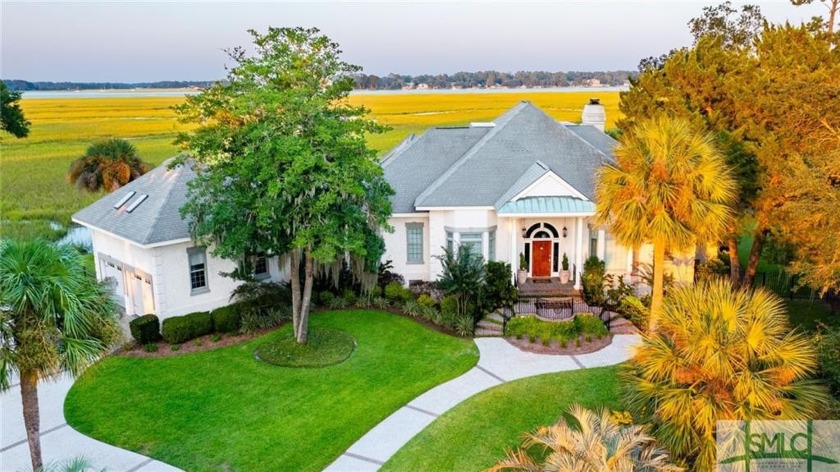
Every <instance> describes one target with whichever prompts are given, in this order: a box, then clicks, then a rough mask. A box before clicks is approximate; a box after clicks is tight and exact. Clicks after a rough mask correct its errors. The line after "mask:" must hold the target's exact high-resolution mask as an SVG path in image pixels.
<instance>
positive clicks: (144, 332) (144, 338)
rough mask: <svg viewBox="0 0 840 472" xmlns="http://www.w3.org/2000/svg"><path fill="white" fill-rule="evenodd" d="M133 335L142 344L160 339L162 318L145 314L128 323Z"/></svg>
mask: <svg viewBox="0 0 840 472" xmlns="http://www.w3.org/2000/svg"><path fill="white" fill-rule="evenodd" d="M128 327H129V330H130V331H131V337H132V338H134V339H136V340H137V342H138V343H140V344H149V343H153V342H155V341H157V340H159V339H160V320H159V319H158V317H157V316H155V315H143V316H140V317H137V318H135V319H133V320H131V321H129V323H128Z"/></svg>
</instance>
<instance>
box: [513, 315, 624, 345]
mask: <svg viewBox="0 0 840 472" xmlns="http://www.w3.org/2000/svg"><path fill="white" fill-rule="evenodd" d="M609 334H610V332H609V330H608V329H607V327H606V326H605V325H604V323H603V322H602V321H601V320H600V319H599V318H598V317H596V316H594V315H592V314H588V313H580V314H577V315H576V316H575V318H574V319H573V320H571V321H543V320H540V319H538V318H537V317H536V316H533V315H525V316H517V317H515V318H512V319H511V320H510V321H508V322H507V325H506V326H505V335H506V336H507V337H509V338H513V340H518V341H524V342H527V343H529V344H536V343H539V344H540V345H542V346H544V347H555V348H559V349H567V348H569V349H572V348H582V347H584V346H585V345H587V344H591V343H598V344H599V347H602V346H600V345H606V344H609V341H608V340H607V342H606V343H604V342H602V341H604V339H605V338H608V337H609ZM514 344H516V345H518V346H520V347H522V346H521V345H522V344H523V343H518V342H517V343H514Z"/></svg>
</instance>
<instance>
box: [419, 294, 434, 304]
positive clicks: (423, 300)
mask: <svg viewBox="0 0 840 472" xmlns="http://www.w3.org/2000/svg"><path fill="white" fill-rule="evenodd" d="M417 303H419V304H420V305H421V306H435V305H436V304H437V302H436V301H435V299H434V298H432V296H431V295H429V294H426V293H422V294H420V296H419V297H417Z"/></svg>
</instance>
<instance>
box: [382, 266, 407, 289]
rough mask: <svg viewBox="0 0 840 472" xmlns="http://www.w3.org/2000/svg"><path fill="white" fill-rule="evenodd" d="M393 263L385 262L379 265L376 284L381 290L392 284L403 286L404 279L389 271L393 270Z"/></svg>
mask: <svg viewBox="0 0 840 472" xmlns="http://www.w3.org/2000/svg"><path fill="white" fill-rule="evenodd" d="M392 262H393V261H390V260H388V261H385V262H383V263H380V264H379V274H378V275H377V277H376V284H377V285H379V286H380V287H382V288H385V287H387V286H388V285H390V284H392V283H397V284H398V285H399V286H400V287H402V286H403V285H405V278H403V276H402V275H400V274H397V273H396V272H393V271H391V269H393V268H394V265H393V264H392Z"/></svg>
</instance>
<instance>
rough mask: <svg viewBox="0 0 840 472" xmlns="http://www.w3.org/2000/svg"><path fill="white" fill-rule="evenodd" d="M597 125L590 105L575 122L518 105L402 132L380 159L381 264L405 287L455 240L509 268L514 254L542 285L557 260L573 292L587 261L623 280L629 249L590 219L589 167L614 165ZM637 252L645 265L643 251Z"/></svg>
mask: <svg viewBox="0 0 840 472" xmlns="http://www.w3.org/2000/svg"><path fill="white" fill-rule="evenodd" d="M605 123H606V115H605V112H604V108H603V106H602V105H600V103H599V102H598V101H597V100H592V101H591V102H590V104H589V105H587V106H586V107H585V109H584V112H583V123H582V124H579V125H578V124H571V123H561V122H558V121H556V120H555V119H553V118H551V117H550V116H548V115H546V114H545V113H544V112H543V111H541V110H540V109H538V108H537V107H535V106H534V105H532V104H531V103H529V102H527V101H523V102H521V103H519V104H518V105H516V106H515V107H513V108H512V109H510V110H509V111H508V112H506V113H505V114H503V115H502V116H500V117H499V118H498V119H496V120H495V121H494V122H492V123H473V124H472V125H470V126H465V127H451V128H432V129H430V130H428V131H427V132H425V133H424V134H422V135H421V136H413V135H412V136H409V137H408V138H407V139H406V140H405V141H403V142H402V143H401V144H400V145H399V146H397V147H396V148H395V149H394V150H392V151H391V152H390V153H389V154H387V155H386V156H385V157H383V159H382V161H381V163H382V167H383V169H384V172H385V177H386V179H387V180H388V182H390V184H391V186H392V187H393V188H394V190H395V192H396V195H395V196H394V197H393V198H392V204H393V216H392V218H391V220H390V223H391V225H392V226H393V227H394V229H395V231H394V232H393V233H391V234H386V235H385V242H386V244H385V245H386V254H385V256H384V257H385V259H390V260H391V261H392V262H393V265H394V268H395V271H396V272H398V273H400V274H402V275H403V276H405V278H406V280H407V281H413V280H423V281H426V280H435V279H436V278H438V276H439V275H440V274H441V270H442V269H441V263H440V261H439V259H437V257H436V256H440V255H441V254H442V253H443V249H442V248H443V247H452V246H453V245H457V244H459V243H460V244H468V245H470V246H471V247H472V248H473V249H474V250H475V251H476V252H478V253H480V254H481V255H482V256H483V257H484V258H485V259H486V260H499V261H506V262H509V263H511V266H512V270H513V271H515V270H516V269H517V268H518V265H519V255H520V253H521V254H523V255H524V256H525V258H526V260H527V266H528V267H527V270H528V276H529V277H530V278H545V279H548V280H551V278H553V277H557V276H558V275H559V273H560V270H561V269H562V266H561V263H562V259H563V255H564V254H565V255H566V256H567V258H568V260H569V270H570V272H571V276H572V283H573V288H574V289H580V272H581V271H582V270H583V262H584V261H585V260H586V258H587V257H589V256H591V255H597V256H598V257H599V258H600V259H602V260H605V261H606V265H607V270H608V271H609V272H611V273H615V274H626V275H629V274H630V272H632V269H633V254H632V250H631V249H629V248H626V247H622V246H621V245H619V244H617V243H616V241H615V239H614V238H613V236H612V235H611V234H610V233H609V232H608V231H607V230H606V229H605V228H604V227H601V226H598V225H596V224H595V222H594V214H595V202H594V201H593V199H594V186H595V175H596V171H597V169H598V168H599V167H601V166H602V165H604V164H605V163H611V162H613V161H614V157H613V153H612V149H613V147H614V146H615V145H616V144H617V142H616V141H615V140H613V139H612V138H611V137H609V136H608V135H607V134H605V133H604V125H605ZM641 254H642V256H643V259H644V260H650V259H651V257H650V256H651V251H650V250H649V248H642V251H641ZM693 262H694V261H693V258H690V261H682V262H681V261H676V262H671V264H670V265H671V266H672V267H670V270H671V272H677V274H678V275H679V274H680V272H679V271H678V270H677V268H676V267H673V266H674V264H683V263H684V265H686V264H691V268H692V269H691V275H690V276H693ZM686 267H687V265H686ZM683 269H685V268H683ZM683 271H684V270H683ZM690 276H689V275H686V276H685V277H686V278H689V277H690ZM680 278H683V277H682V276H680Z"/></svg>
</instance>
